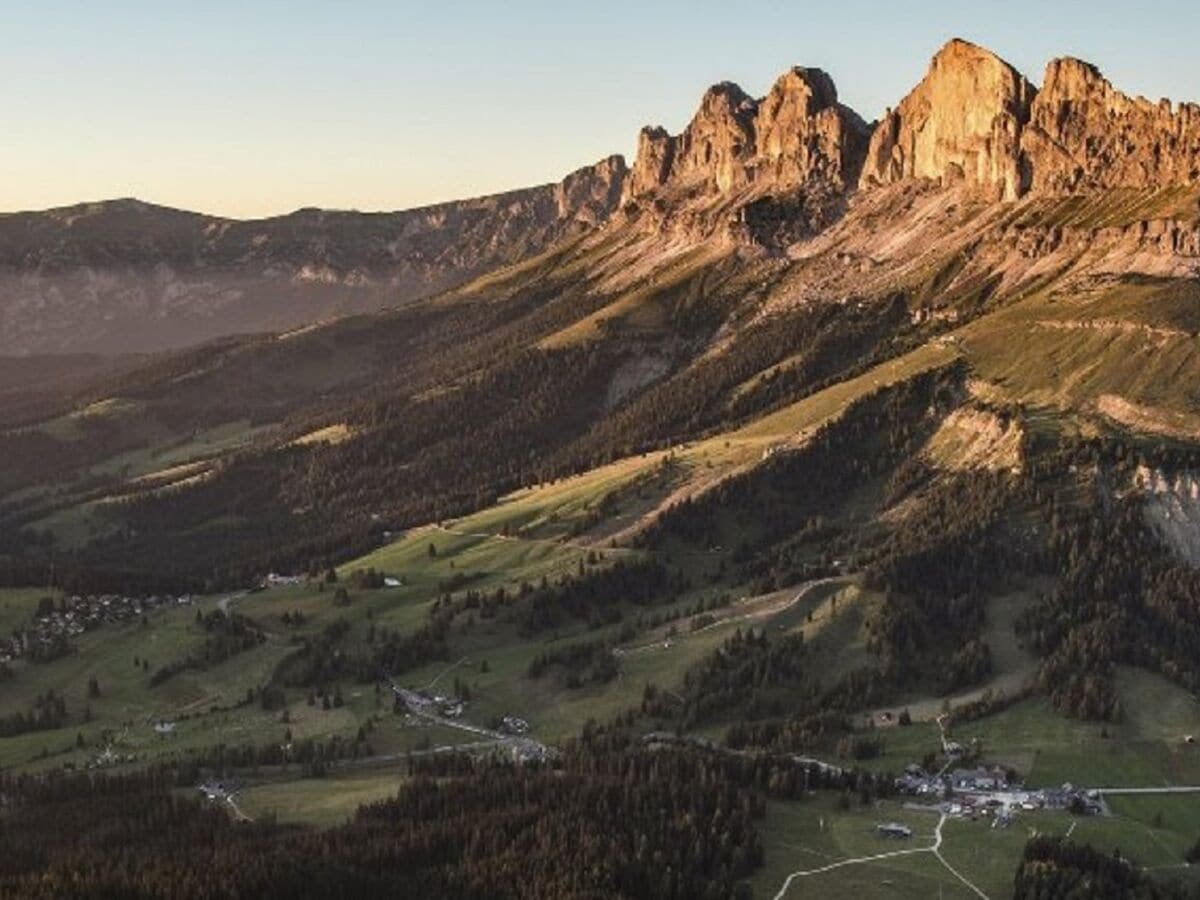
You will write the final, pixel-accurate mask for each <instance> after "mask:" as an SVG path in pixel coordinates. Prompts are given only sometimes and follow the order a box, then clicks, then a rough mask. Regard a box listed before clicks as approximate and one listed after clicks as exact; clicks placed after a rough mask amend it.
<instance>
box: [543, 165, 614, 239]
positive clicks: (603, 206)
mask: <svg viewBox="0 0 1200 900" xmlns="http://www.w3.org/2000/svg"><path fill="white" fill-rule="evenodd" d="M628 171H629V169H628V167H627V166H626V165H625V157H623V156H620V155H614V156H609V157H607V158H605V159H602V160H600V162H598V163H596V164H595V165H591V166H585V167H584V168H582V169H577V170H576V171H574V172H572V173H571V174H570V175H568V176H567V177H566V178H564V179H563V180H562V181H560V182H559V183H558V184H556V185H555V186H554V202H555V204H556V205H557V207H558V218H559V220H561V221H572V220H573V221H576V222H581V223H583V224H585V225H598V224H600V223H601V222H604V221H605V220H607V219H608V216H609V214H610V213H611V212H612V211H613V210H614V209H616V206H617V203H618V202H619V201H620V199H621V188H622V186H623V185H624V183H625V178H626V175H627V174H628Z"/></svg>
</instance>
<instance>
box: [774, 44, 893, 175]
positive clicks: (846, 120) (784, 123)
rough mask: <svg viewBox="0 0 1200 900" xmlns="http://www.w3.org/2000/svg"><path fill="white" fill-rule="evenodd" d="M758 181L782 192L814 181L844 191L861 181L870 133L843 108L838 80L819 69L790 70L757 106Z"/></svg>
mask: <svg viewBox="0 0 1200 900" xmlns="http://www.w3.org/2000/svg"><path fill="white" fill-rule="evenodd" d="M755 132H756V155H757V159H758V169H759V173H758V174H759V176H760V177H764V176H765V177H766V178H768V179H770V180H771V181H773V182H775V183H776V184H778V185H779V186H782V187H787V186H798V185H801V184H803V183H804V182H805V181H807V180H809V179H810V178H813V177H814V176H815V177H819V178H820V179H821V180H823V181H825V182H827V183H829V184H832V185H836V186H838V187H845V186H846V185H847V184H852V183H853V182H854V181H855V179H856V178H857V175H858V169H859V167H860V166H861V163H862V158H863V153H864V151H865V150H866V146H867V140H868V138H869V136H870V127H869V126H868V125H867V124H866V123H865V122H864V121H863V120H862V118H861V117H860V116H859V115H858V114H857V113H856V112H854V111H853V110H852V109H850V108H849V107H846V106H842V105H841V104H840V103H838V94H837V87H836V86H835V85H834V83H833V79H832V78H830V77H829V75H827V74H826V73H825V72H823V71H821V70H820V69H804V68H799V67H795V68H792V69H789V70H788V71H787V72H785V73H784V74H783V75H781V76H780V77H779V79H778V80H777V81H776V82H775V84H774V86H773V87H772V88H771V90H770V92H769V93H768V94H767V96H766V97H764V98H763V99H762V101H761V102H760V103H759V105H758V115H757V117H756V119H755Z"/></svg>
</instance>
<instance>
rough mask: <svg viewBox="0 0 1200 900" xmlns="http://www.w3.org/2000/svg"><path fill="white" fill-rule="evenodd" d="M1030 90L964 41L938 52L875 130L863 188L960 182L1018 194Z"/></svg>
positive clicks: (1022, 80)
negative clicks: (903, 182)
mask: <svg viewBox="0 0 1200 900" xmlns="http://www.w3.org/2000/svg"><path fill="white" fill-rule="evenodd" d="M1035 93H1036V92H1035V90H1034V88H1033V86H1032V85H1031V84H1030V83H1029V82H1028V81H1027V80H1026V79H1025V77H1024V76H1023V75H1021V73H1019V72H1018V71H1017V70H1016V69H1014V68H1013V67H1012V66H1010V65H1009V64H1008V63H1006V62H1005V61H1004V60H1002V59H1000V57H998V56H996V55H995V54H993V53H991V52H989V51H987V50H984V49H983V48H981V47H977V46H975V45H974V44H970V43H968V42H966V41H962V40H953V41H951V42H950V43H948V44H947V45H946V46H945V47H943V48H942V49H941V50H940V51H938V53H937V55H936V56H934V58H933V62H932V63H931V65H930V68H929V72H928V73H927V74H926V75H925V78H924V79H922V81H921V83H920V84H918V85H917V86H916V88H914V89H913V91H912V92H911V93H910V94H909V95H908V96H907V97H905V98H904V99H903V100H902V101H901V102H900V105H899V106H898V107H897V108H896V109H895V110H893V111H891V112H889V113H888V114H887V116H886V117H885V118H884V120H883V121H882V122H881V123H880V124H879V126H878V127H877V128H876V130H875V133H874V135H873V136H872V138H871V146H870V149H869V151H868V152H867V159H866V163H865V165H864V167H863V172H862V179H861V181H862V184H863V186H872V185H878V184H890V183H893V182H896V181H901V180H904V179H907V178H928V179H934V180H945V181H953V180H965V181H966V182H968V183H970V184H974V185H979V186H983V187H991V188H995V189H996V190H997V191H998V193H999V195H1000V196H1001V197H1002V198H1003V199H1006V200H1012V199H1016V198H1017V197H1018V196H1020V195H1021V193H1023V190H1024V187H1025V182H1026V178H1025V175H1024V173H1023V172H1022V169H1021V143H1020V141H1021V129H1022V127H1023V126H1024V124H1025V123H1026V122H1027V121H1028V120H1029V116H1030V104H1031V103H1032V102H1033V98H1034V95H1035Z"/></svg>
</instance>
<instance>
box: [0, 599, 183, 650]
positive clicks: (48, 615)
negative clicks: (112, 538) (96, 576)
mask: <svg viewBox="0 0 1200 900" xmlns="http://www.w3.org/2000/svg"><path fill="white" fill-rule="evenodd" d="M192 602H193V601H192V597H191V596H190V595H188V594H183V595H180V596H177V597H172V596H159V595H153V596H150V597H126V596H123V595H120V594H98V595H97V594H89V595H87V596H78V595H76V596H74V597H67V598H65V599H64V600H62V601H61V603H59V604H58V605H54V604H52V603H50V602H48V601H43V603H42V604H41V605H39V607H38V610H37V612H36V613H35V614H34V616H33V621H32V622H31V623H30V625H29V627H28V628H19V629H16V630H15V631H14V632H13V633H12V635H11V636H10V637H8V638H3V639H0V662H12V661H13V660H16V659H21V658H23V657H28V656H30V655H35V651H36V650H37V649H39V648H41V649H43V650H49V649H50V648H52V647H54V646H56V645H57V646H61V645H62V644H63V642H64V641H67V640H69V639H70V638H73V637H77V636H78V635H81V634H83V633H84V632H85V631H91V630H92V629H93V628H98V627H100V626H101V625H103V624H105V623H113V622H126V621H129V620H130V619H137V618H140V617H142V616H143V615H145V614H146V613H148V612H150V611H151V610H154V609H159V608H161V607H167V606H188V605H189V604H191V603H192Z"/></svg>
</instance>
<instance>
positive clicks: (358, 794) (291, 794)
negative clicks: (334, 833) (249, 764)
mask: <svg viewBox="0 0 1200 900" xmlns="http://www.w3.org/2000/svg"><path fill="white" fill-rule="evenodd" d="M401 768H402V767H397V768H390V769H385V770H380V771H368V772H350V773H337V772H335V773H331V774H329V775H326V776H325V777H324V778H293V779H288V780H272V781H264V782H262V783H259V784H251V785H250V786H249V787H247V788H245V789H243V790H241V791H238V793H237V798H236V799H237V804H238V807H239V808H240V809H241V810H242V812H244V813H245V814H246V815H248V816H250V818H252V819H264V818H267V817H274V818H275V820H276V821H277V822H279V823H280V824H284V825H311V826H313V827H315V828H331V827H333V826H335V825H341V824H342V823H344V822H346V821H348V820H350V819H352V818H353V817H354V813H355V811H356V810H357V809H358V807H359V806H361V805H363V804H364V803H372V802H375V801H378V800H386V799H387V798H389V797H393V796H395V794H396V791H397V789H398V788H399V787H400V785H401V784H403V782H404V779H405V777H406V776H405V775H403V774H401Z"/></svg>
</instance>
